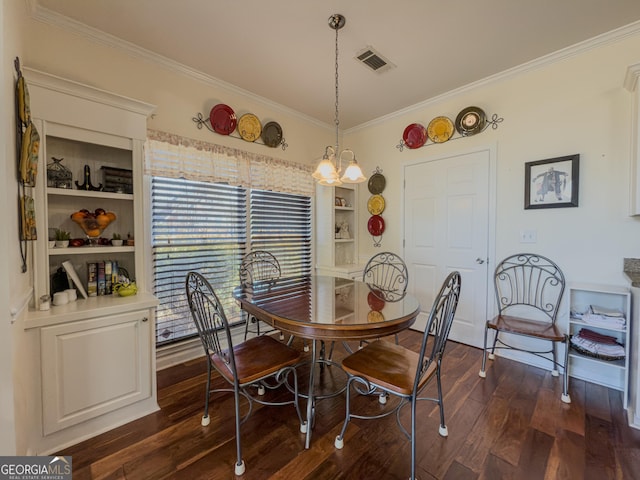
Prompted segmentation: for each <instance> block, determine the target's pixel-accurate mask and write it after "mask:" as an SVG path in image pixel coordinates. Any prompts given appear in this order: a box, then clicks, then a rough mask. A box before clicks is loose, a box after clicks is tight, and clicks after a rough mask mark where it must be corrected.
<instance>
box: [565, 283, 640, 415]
mask: <svg viewBox="0 0 640 480" xmlns="http://www.w3.org/2000/svg"><path fill="white" fill-rule="evenodd" d="M568 298H569V301H568V308H569V312H568V315H567V318H568V331H569V335H577V334H578V333H579V332H580V330H581V329H583V328H586V329H589V330H592V331H595V332H597V333H599V334H602V335H607V336H609V337H614V338H615V340H616V342H617V343H619V344H621V345H623V346H624V350H625V358H624V359H620V360H602V359H600V358H595V357H593V356H588V355H584V354H582V353H580V352H578V351H576V350H575V349H573V348H572V349H570V350H569V375H570V376H572V377H575V378H580V379H582V380H586V381H587V382H592V383H596V384H599V385H604V386H606V387H609V388H613V389H616V390H620V391H621V392H622V395H623V404H624V408H627V402H628V397H629V394H628V392H629V362H630V352H631V350H630V346H631V334H630V333H631V330H632V328H633V325H632V318H633V312H632V310H631V291H630V289H628V288H625V287H618V286H609V285H591V284H583V283H573V284H570V285H568ZM589 306H596V307H600V308H604V309H607V310H615V311H618V312H622V314H623V316H624V318H625V320H626V323H625V325H624V326H619V327H616V326H611V327H603V326H594V325H593V324H589V323H585V322H584V321H583V320H581V319H580V318H577V317H576V315H575V313H576V312H577V313H584V312H585V311H587V309H588V308H589Z"/></svg>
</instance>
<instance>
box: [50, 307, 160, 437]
mask: <svg viewBox="0 0 640 480" xmlns="http://www.w3.org/2000/svg"><path fill="white" fill-rule="evenodd" d="M149 315H150V313H149V312H148V311H146V310H144V311H138V312H131V313H127V314H123V315H116V316H112V317H101V318H96V319H92V320H86V321H80V322H73V323H64V324H59V325H54V326H51V327H45V328H42V331H41V338H40V341H41V355H42V359H45V360H46V361H43V362H42V397H43V398H42V405H43V429H44V432H43V433H44V434H45V435H47V434H50V433H53V432H55V431H58V430H61V429H63V428H66V427H69V426H71V425H75V424H78V423H81V422H84V421H86V420H89V419H91V418H94V417H97V416H99V415H102V414H105V413H107V412H111V411H114V410H116V409H118V408H121V407H124V406H126V405H129V404H132V403H134V402H137V401H140V400H142V399H145V398H148V397H150V396H151V385H152V381H151V377H150V375H151V374H152V372H151V357H150V352H151V351H152V349H151V344H150V342H151V340H150V339H151V332H150V331H149V330H150V325H151V324H152V322H151V321H148V320H149V318H150V317H149Z"/></svg>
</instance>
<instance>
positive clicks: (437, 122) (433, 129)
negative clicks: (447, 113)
mask: <svg viewBox="0 0 640 480" xmlns="http://www.w3.org/2000/svg"><path fill="white" fill-rule="evenodd" d="M427 132H428V135H429V138H430V139H431V140H433V142H434V143H443V142H446V141H447V140H449V139H450V138H451V135H453V132H454V128H453V122H452V121H451V119H450V118H449V117H436V118H434V119H433V120H431V121H430V122H429V126H428V127H427Z"/></svg>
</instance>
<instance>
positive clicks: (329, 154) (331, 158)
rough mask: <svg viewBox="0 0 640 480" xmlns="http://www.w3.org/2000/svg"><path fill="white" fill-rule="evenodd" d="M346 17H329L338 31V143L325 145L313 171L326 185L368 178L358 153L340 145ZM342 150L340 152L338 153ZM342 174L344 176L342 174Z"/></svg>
mask: <svg viewBox="0 0 640 480" xmlns="http://www.w3.org/2000/svg"><path fill="white" fill-rule="evenodd" d="M345 23H346V19H345V18H344V16H342V15H340V14H339V13H336V14H334V15H331V16H330V17H329V27H331V28H332V29H334V30H335V31H336V64H335V67H336V111H335V120H334V121H335V125H336V145H335V147H331V146H328V147H325V149H324V155H323V156H322V160H320V163H318V167H317V168H316V171H315V172H313V175H312V176H313V178H315V179H316V180H317V181H318V184H319V185H326V186H334V187H335V186H339V185H342V184H343V183H361V182H364V181H365V180H366V179H367V178H366V177H365V176H364V175H363V173H362V169H361V168H360V165H358V161H357V160H356V154H355V153H353V151H352V150H349V149H344V150H342V151H340V147H339V142H338V138H339V132H340V131H339V126H340V115H339V108H338V99H339V89H338V31H339V30H340V29H341V28H342V27H344V24H345ZM338 152H340V153H338ZM345 153H350V154H351V159H350V160H349V165H348V166H347V168H346V169H345V171H344V172H342V155H343V154H345ZM341 174H342V176H341Z"/></svg>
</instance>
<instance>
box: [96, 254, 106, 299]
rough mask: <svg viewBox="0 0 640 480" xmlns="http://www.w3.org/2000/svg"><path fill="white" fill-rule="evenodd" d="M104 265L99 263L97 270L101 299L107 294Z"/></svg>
mask: <svg viewBox="0 0 640 480" xmlns="http://www.w3.org/2000/svg"><path fill="white" fill-rule="evenodd" d="M104 263H105V262H98V263H97V270H98V278H97V283H98V296H99V297H100V296H102V295H106V294H107V279H106V277H105V270H104Z"/></svg>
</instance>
